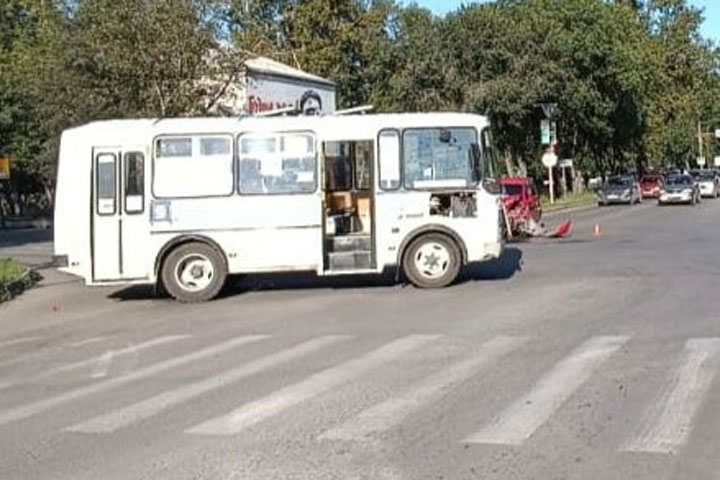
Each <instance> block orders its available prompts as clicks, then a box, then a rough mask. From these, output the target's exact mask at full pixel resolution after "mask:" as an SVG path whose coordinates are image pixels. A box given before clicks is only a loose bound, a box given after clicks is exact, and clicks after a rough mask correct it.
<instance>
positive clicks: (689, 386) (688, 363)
mask: <svg viewBox="0 0 720 480" xmlns="http://www.w3.org/2000/svg"><path fill="white" fill-rule="evenodd" d="M719 354H720V338H703V339H691V340H688V341H687V342H686V343H685V348H684V351H683V356H682V362H681V363H680V364H679V365H678V366H677V367H676V368H675V369H674V370H673V371H672V372H671V374H670V377H669V379H668V380H669V381H668V383H667V388H666V389H664V391H663V392H662V393H661V395H660V396H659V397H658V399H657V400H656V401H655V402H654V403H653V404H651V405H650V407H649V408H648V410H647V412H646V414H645V415H644V417H643V422H642V424H641V428H640V434H639V435H638V436H637V437H635V438H633V439H632V440H631V441H629V442H628V443H627V444H626V445H625V446H624V447H623V448H622V450H624V451H628V452H648V453H667V454H673V453H677V451H678V449H679V448H681V447H682V446H683V445H685V444H686V443H687V440H688V437H689V436H690V434H691V432H692V429H693V421H694V418H695V416H696V414H697V412H698V411H699V410H700V408H701V407H702V405H703V402H704V400H705V398H706V396H707V393H708V391H709V390H710V387H711V385H712V382H713V377H714V376H715V372H716V368H715V366H713V361H714V360H715V359H717V358H718V357H719V356H720V355H719Z"/></svg>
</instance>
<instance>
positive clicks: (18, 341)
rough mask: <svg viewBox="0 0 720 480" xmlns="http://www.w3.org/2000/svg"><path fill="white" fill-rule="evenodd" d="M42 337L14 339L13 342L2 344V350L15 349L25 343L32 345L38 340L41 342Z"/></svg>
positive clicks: (0, 346) (7, 341) (0, 344)
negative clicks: (31, 343)
mask: <svg viewBox="0 0 720 480" xmlns="http://www.w3.org/2000/svg"><path fill="white" fill-rule="evenodd" d="M41 338H42V337H22V338H14V339H12V340H5V341H2V342H0V348H8V347H14V346H16V345H22V344H24V343H30V342H34V341H37V340H40V339H41Z"/></svg>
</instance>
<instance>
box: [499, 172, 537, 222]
mask: <svg viewBox="0 0 720 480" xmlns="http://www.w3.org/2000/svg"><path fill="white" fill-rule="evenodd" d="M500 187H501V188H502V195H503V196H502V201H503V205H504V207H505V212H506V213H507V216H508V223H509V229H510V231H511V233H512V234H513V235H514V236H517V235H522V234H523V232H527V231H529V230H530V229H531V228H530V226H529V225H528V223H529V222H534V223H535V224H539V223H540V218H541V217H542V207H541V206H540V195H539V194H538V191H537V188H535V184H534V183H533V181H532V179H531V178H527V177H505V178H501V179H500Z"/></svg>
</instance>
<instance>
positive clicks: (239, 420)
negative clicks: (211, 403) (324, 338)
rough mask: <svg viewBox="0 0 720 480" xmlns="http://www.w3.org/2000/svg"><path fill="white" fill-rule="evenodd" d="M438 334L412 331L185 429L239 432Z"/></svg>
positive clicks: (405, 351)
mask: <svg viewBox="0 0 720 480" xmlns="http://www.w3.org/2000/svg"><path fill="white" fill-rule="evenodd" d="M439 337H440V335H410V336H407V337H403V338H401V339H399V340H395V341H394V342H391V343H388V344H386V345H383V346H382V347H380V348H378V349H376V350H373V351H371V352H369V353H366V354H364V355H362V356H360V357H358V358H356V359H354V360H350V361H348V362H345V363H343V364H341V365H338V366H336V367H331V368H328V369H326V370H323V371H321V372H319V373H316V374H314V375H312V376H310V377H308V378H307V379H305V380H302V381H300V382H298V383H295V384H293V385H289V386H287V387H285V388H282V389H280V390H278V391H276V392H274V393H271V394H270V395H268V396H266V397H264V398H261V399H259V400H255V401H253V402H250V403H246V404H245V405H243V406H241V407H239V408H237V409H235V410H233V411H232V412H230V413H229V414H227V415H223V416H221V417H217V418H214V419H211V420H208V421H207V422H204V423H201V424H199V425H196V426H195V427H192V428H190V429H188V430H186V433H190V434H196V435H234V434H237V433H240V432H241V431H243V430H244V429H245V428H248V427H250V426H252V425H255V424H257V423H260V422H262V421H263V420H266V419H268V418H270V417H272V416H273V415H277V414H279V413H281V412H283V411H285V410H287V409H288V408H290V407H293V406H295V405H297V404H299V403H301V402H303V401H305V400H308V399H310V398H313V397H316V396H318V395H320V394H322V393H325V392H327V391H328V390H330V389H332V388H335V387H337V386H340V385H342V384H343V383H346V382H349V381H350V380H352V379H354V378H357V377H359V376H361V375H363V374H365V373H366V372H368V371H370V370H372V369H373V368H377V367H379V366H381V365H382V364H384V363H388V362H390V361H392V360H395V359H397V358H398V357H400V356H402V355H403V354H405V353H408V352H410V351H411V350H414V349H416V348H419V347H421V346H423V345H425V344H427V343H429V342H430V341H432V340H436V339H437V338H439Z"/></svg>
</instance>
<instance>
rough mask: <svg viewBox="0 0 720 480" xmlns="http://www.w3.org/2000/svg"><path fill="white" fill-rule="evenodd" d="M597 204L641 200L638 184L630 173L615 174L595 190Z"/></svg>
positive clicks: (631, 202)
mask: <svg viewBox="0 0 720 480" xmlns="http://www.w3.org/2000/svg"><path fill="white" fill-rule="evenodd" d="M597 201H598V206H603V205H609V204H611V203H627V204H628V205H632V204H633V203H640V202H642V193H641V191H640V184H639V183H638V182H637V181H636V180H635V177H633V176H631V175H617V176H614V177H610V178H609V179H608V181H607V182H605V184H604V185H603V186H602V187H600V188H599V189H598V191H597Z"/></svg>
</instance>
